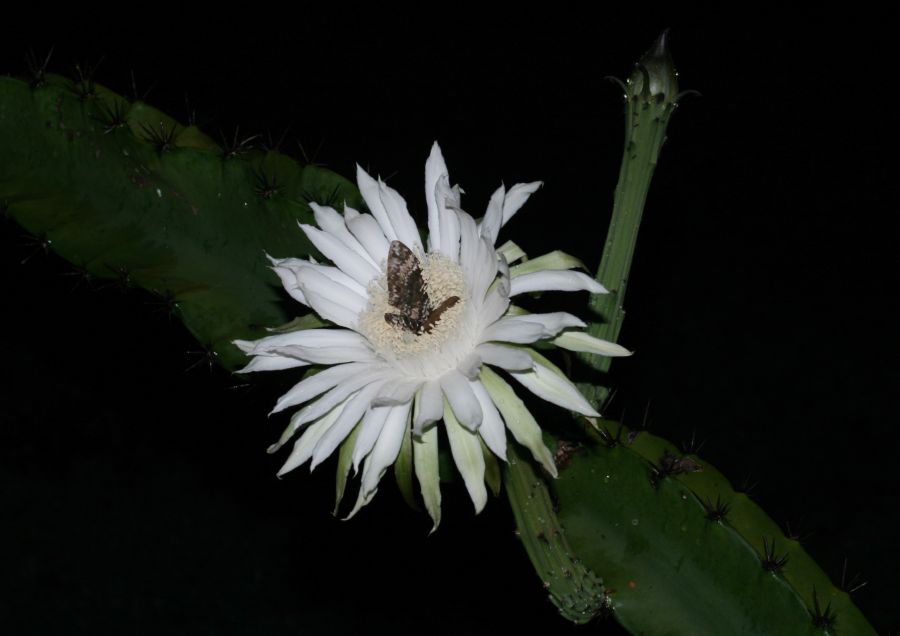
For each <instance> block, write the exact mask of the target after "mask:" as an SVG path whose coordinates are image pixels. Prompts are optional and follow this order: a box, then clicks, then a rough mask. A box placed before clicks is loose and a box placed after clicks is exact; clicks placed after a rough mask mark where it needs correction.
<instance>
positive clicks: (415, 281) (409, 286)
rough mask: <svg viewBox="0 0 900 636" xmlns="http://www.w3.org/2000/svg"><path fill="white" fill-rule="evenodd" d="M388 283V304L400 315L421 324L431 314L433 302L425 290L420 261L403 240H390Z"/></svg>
mask: <svg viewBox="0 0 900 636" xmlns="http://www.w3.org/2000/svg"><path fill="white" fill-rule="evenodd" d="M387 284H388V302H389V303H390V304H391V306H392V307H396V308H397V309H398V310H400V314H399V315H401V316H404V317H408V318H410V319H411V320H412V321H413V322H415V323H416V324H417V325H421V324H422V323H423V322H424V321H425V320H426V319H427V318H428V315H429V314H430V313H431V301H430V300H429V299H428V294H427V293H426V291H425V280H424V279H423V278H422V268H421V267H420V266H419V259H418V258H416V255H415V254H413V252H412V250H411V249H409V248H408V247H407V246H406V245H404V244H403V243H401V242H400V241H391V248H390V251H389V252H388V262H387ZM390 315H397V314H390ZM385 319H387V315H385ZM389 322H390V321H389Z"/></svg>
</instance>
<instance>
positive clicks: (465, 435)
mask: <svg viewBox="0 0 900 636" xmlns="http://www.w3.org/2000/svg"><path fill="white" fill-rule="evenodd" d="M470 392H471V389H470ZM472 399H473V400H475V397H474V395H473V397H472ZM479 410H480V409H479ZM444 423H445V424H446V429H447V439H448V440H449V441H450V452H451V454H452V455H453V461H454V462H455V463H456V467H457V468H458V469H459V472H460V474H461V475H462V478H463V481H464V482H465V484H466V490H468V491H469V497H471V498H472V503H473V504H475V513H476V514H478V513H479V512H481V510H482V508H484V505H485V504H486V503H487V489H486V488H485V486H484V455H483V454H482V452H481V442H479V441H478V435H477V434H476V433H473V432H472V431H471V430H469V429H468V428H466V427H465V426H462V425H461V424H460V422H458V421H457V419H456V416H455V415H454V414H453V410H452V409H451V408H450V405H449V404H447V405H445V406H444Z"/></svg>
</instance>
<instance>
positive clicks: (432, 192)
mask: <svg viewBox="0 0 900 636" xmlns="http://www.w3.org/2000/svg"><path fill="white" fill-rule="evenodd" d="M441 177H447V179H448V180H449V179H450V176H449V174H448V173H447V164H446V163H445V162H444V156H443V155H442V154H441V147H440V146H438V143H437V142H434V145H432V146H431V154H429V155H428V160H427V161H426V162H425V203H426V204H427V206H428V251H434V250H437V249H440V245H441V229H440V228H441V224H440V218H439V215H438V204H437V196H436V195H437V184H438V181H439V180H440V179H441Z"/></svg>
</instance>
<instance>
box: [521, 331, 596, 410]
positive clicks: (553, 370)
mask: <svg viewBox="0 0 900 636" xmlns="http://www.w3.org/2000/svg"><path fill="white" fill-rule="evenodd" d="M522 350H523V351H527V352H528V354H529V355H530V356H531V358H532V359H533V360H534V363H535V365H534V369H532V370H531V371H516V372H513V373H512V375H513V377H514V378H516V380H517V381H519V382H520V383H521V384H522V385H523V386H525V387H526V388H527V389H528V390H530V391H531V392H532V393H534V394H535V395H537V396H538V397H540V398H542V399H544V400H546V401H548V402H550V403H552V404H556V405H557V406H561V407H563V408H567V409H571V410H573V411H577V412H578V413H581V414H583V415H588V416H598V415H599V414H598V413H597V412H596V411H595V410H594V409H593V407H592V406H591V405H590V404H589V403H588V401H587V400H586V399H585V397H584V396H583V395H582V394H581V392H580V391H579V390H578V387H576V386H575V385H574V384H573V383H572V381H571V380H569V378H567V377H566V374H565V373H563V372H562V371H561V370H560V368H559V367H557V366H556V365H555V364H553V363H552V362H550V361H549V360H547V358H545V357H544V356H542V355H541V354H539V353H538V352H537V351H535V350H534V349H531V348H529V347H522Z"/></svg>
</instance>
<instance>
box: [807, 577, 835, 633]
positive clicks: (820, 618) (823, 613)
mask: <svg viewBox="0 0 900 636" xmlns="http://www.w3.org/2000/svg"><path fill="white" fill-rule="evenodd" d="M812 600H813V610H812V612H811V616H812V623H813V626H814V627H816V628H818V629H821V630H829V629H831V628H832V627H834V626H835V625H837V614H835V612H834V610H833V609H831V601H829V602H828V605H826V606H825V607H824V609H823V608H822V606H821V605H820V604H819V595H818V594H817V593H816V588H815V587H813V594H812Z"/></svg>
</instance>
